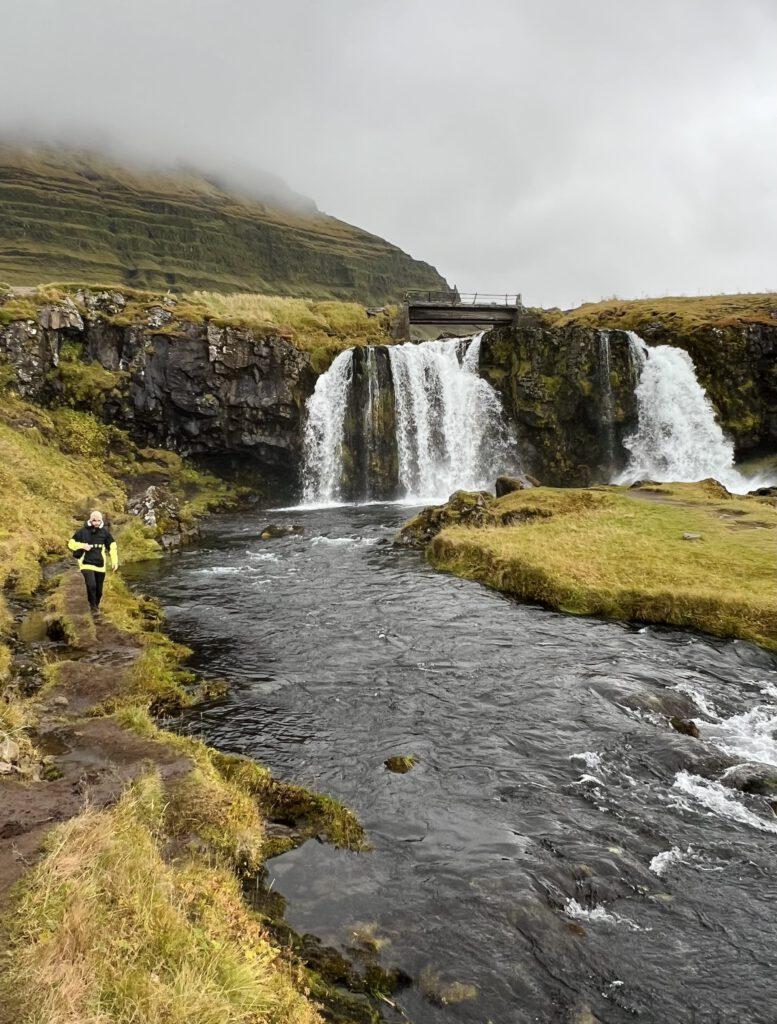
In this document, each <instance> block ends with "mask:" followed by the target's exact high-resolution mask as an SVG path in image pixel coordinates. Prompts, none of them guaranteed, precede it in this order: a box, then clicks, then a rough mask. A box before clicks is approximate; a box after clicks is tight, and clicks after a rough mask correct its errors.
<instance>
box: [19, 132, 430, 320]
mask: <svg viewBox="0 0 777 1024" xmlns="http://www.w3.org/2000/svg"><path fill="white" fill-rule="evenodd" d="M263 185H264V186H265V187H266V181H263ZM277 192H278V189H277V188H276V189H275V193H276V194H277ZM0 214H1V216H0V281H7V282H9V283H10V284H16V285H34V284H40V283H41V282H44V281H52V280H60V281H78V282H82V283H85V284H94V283H101V284H104V283H106V282H109V283H112V284H116V285H122V284H123V285H132V286H135V287H140V288H171V289H173V290H174V291H187V290H192V289H200V288H203V289H212V290H214V291H221V292H224V291H254V292H270V293H277V294H283V295H304V296H307V297H310V298H344V299H352V298H355V299H359V300H361V301H362V302H365V303H383V302H386V301H388V300H391V299H395V298H397V297H398V296H400V295H401V293H402V292H403V291H404V290H405V289H406V288H433V289H440V288H446V287H447V285H446V284H445V281H444V280H443V279H442V277H440V275H439V274H438V273H437V271H436V270H435V269H434V268H433V267H431V266H429V265H428V264H427V263H422V262H420V261H418V260H414V259H413V258H412V257H410V256H408V255H407V254H406V253H404V252H402V250H401V249H398V248H397V247H396V246H394V245H391V244H390V243H389V242H386V241H384V240H383V239H382V238H378V237H377V236H375V235H371V234H369V233H368V232H366V231H362V230H361V229H359V228H356V227H352V226H351V225H350V224H345V223H344V222H343V221H339V220H336V219H335V218H334V217H329V216H326V215H325V214H323V213H320V212H319V211H318V210H317V209H316V208H315V206H314V204H312V203H310V202H301V201H298V199H297V200H296V201H295V199H294V197H293V194H292V193H290V192H287V193H286V196H285V199H284V200H277V199H273V200H268V201H266V202H263V201H260V200H259V199H254V198H250V197H248V196H247V195H245V194H238V192H236V191H231V190H229V189H228V188H227V186H224V185H221V184H218V183H216V182H214V181H213V180H211V179H208V178H206V177H204V176H201V175H198V174H195V173H191V172H185V173H184V172H181V173H156V172H148V171H141V170H138V169H129V168H126V167H120V166H118V165H115V164H112V163H110V162H108V161H107V160H105V159H103V158H102V157H99V156H96V155H94V154H87V153H76V152H67V151H62V150H57V149H35V150H33V149H20V148H14V147H11V146H8V145H0Z"/></svg>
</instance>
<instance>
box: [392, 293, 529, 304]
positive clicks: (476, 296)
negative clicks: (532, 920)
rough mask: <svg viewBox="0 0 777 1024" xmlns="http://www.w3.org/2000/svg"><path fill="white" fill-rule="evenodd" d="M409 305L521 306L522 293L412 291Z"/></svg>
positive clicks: (409, 296) (408, 301)
mask: <svg viewBox="0 0 777 1024" xmlns="http://www.w3.org/2000/svg"><path fill="white" fill-rule="evenodd" d="M405 302H407V303H408V305H419V304H421V303H429V304H431V305H434V306H510V307H518V306H520V305H521V295H520V292H514V293H513V294H504V295H502V294H495V293H489V292H462V293H459V292H433V291H424V290H423V289H412V290H411V291H407V292H405Z"/></svg>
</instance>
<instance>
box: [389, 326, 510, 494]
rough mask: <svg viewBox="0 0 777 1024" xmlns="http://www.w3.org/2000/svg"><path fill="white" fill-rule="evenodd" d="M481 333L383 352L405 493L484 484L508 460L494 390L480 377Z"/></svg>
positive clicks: (440, 491)
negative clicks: (389, 374) (393, 402)
mask: <svg viewBox="0 0 777 1024" xmlns="http://www.w3.org/2000/svg"><path fill="white" fill-rule="evenodd" d="M481 339H482V334H478V335H476V336H475V337H474V338H471V339H470V338H465V339H454V340H452V341H429V342H426V343H425V344H423V345H413V344H411V343H407V344H405V345H395V346H393V347H392V348H390V349H389V359H390V360H391V372H392V377H393V380H394V393H395V396H396V408H397V450H398V455H399V479H400V483H401V485H402V488H403V490H404V492H405V494H406V495H414V496H419V497H435V496H444V497H447V496H448V495H449V494H450V493H451V492H452V491H455V490H457V489H459V488H467V489H477V488H482V487H490V486H492V485H493V482H494V478H495V476H496V475H498V473H499V471H500V470H502V471H504V469H505V468H506V467H507V465H508V464H509V462H510V458H509V443H508V438H507V433H506V428H505V425H504V422H503V419H502V409H501V404H500V402H499V398H498V397H497V395H496V392H495V391H494V390H493V388H492V387H491V386H490V385H489V384H488V382H487V381H485V380H483V379H482V378H481V377H480V376H478V363H479V357H480V342H481Z"/></svg>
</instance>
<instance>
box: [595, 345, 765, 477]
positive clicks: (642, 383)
mask: <svg viewBox="0 0 777 1024" xmlns="http://www.w3.org/2000/svg"><path fill="white" fill-rule="evenodd" d="M627 333H628V335H629V345H630V349H631V355H632V359H633V362H634V365H635V367H636V368H637V369H638V370H639V374H640V375H639V383H638V384H637V389H636V396H637V410H638V417H639V418H638V426H637V430H636V432H635V433H634V434H632V435H631V436H630V437H627V438H626V439H625V440H624V442H623V443H624V446H625V447H626V449H627V450H628V451H629V453H630V456H629V462H628V465H627V466H626V469H625V470H624V471H623V472H622V473H621V474H620V475H619V476H618V477H617V478H616V480H615V483H619V484H628V483H633V482H634V481H635V480H640V479H648V480H656V481H659V482H661V481H667V482H670V481H673V482H676V483H679V482H683V481H687V482H692V481H695V480H704V479H706V478H708V477H713V478H714V479H715V480H717V481H718V482H719V483H721V484H723V486H724V487H726V488H727V489H728V490H729V491H732V492H734V493H735V494H746V493H747V492H748V491H751V490H754V489H755V488H756V487H763V486H767V485H768V484H770V483H772V482H774V481H773V480H770V479H767V478H763V477H757V478H751V479H748V478H747V477H745V476H743V475H742V474H741V473H740V472H739V471H738V470H737V469H736V468H735V466H734V446H733V444H732V443H731V441H729V440H727V438H726V437H725V436H724V434H723V431H722V430H721V428H720V425H719V424H718V422H717V421H716V419H715V410H714V409H713V407H712V404H711V402H710V400H709V398H708V397H707V394H706V392H705V391H704V388H703V387H702V386H701V384H699V382H698V380H697V378H696V369H695V367H694V365H693V361H692V360H691V357H690V356H689V355H688V353H687V352H685V351H683V349H680V348H675V347H674V346H672V345H657V346H655V348H649V347H648V346H647V345H646V344H645V342H644V341H643V340H642V339H641V338H640V337H639V335H637V334H635V333H634V332H633V331H628V332H627Z"/></svg>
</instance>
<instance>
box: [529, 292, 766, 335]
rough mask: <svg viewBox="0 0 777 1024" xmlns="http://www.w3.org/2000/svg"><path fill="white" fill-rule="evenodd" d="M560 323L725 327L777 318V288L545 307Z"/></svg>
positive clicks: (684, 330) (686, 329)
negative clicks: (555, 308)
mask: <svg viewBox="0 0 777 1024" xmlns="http://www.w3.org/2000/svg"><path fill="white" fill-rule="evenodd" d="M546 315H548V316H551V318H552V320H553V323H554V324H555V325H557V326H559V327H564V326H567V325H572V324H575V325H578V326H582V327H600V328H607V327H610V328H619V329H620V330H628V331H639V330H640V328H641V327H643V326H644V325H645V324H647V323H651V322H655V321H659V322H661V323H662V324H664V325H666V326H667V327H668V328H669V329H671V331H672V332H673V333H675V334H689V333H691V332H693V331H694V330H696V329H697V328H701V327H710V326H720V327H727V326H731V325H732V324H737V323H743V322H744V323H747V322H754V323H769V324H772V325H774V324H775V322H777V292H755V293H752V294H748V293H741V294H738V295H679V296H666V297H664V298H657V299H605V300H603V301H601V302H584V303H583V304H582V306H578V307H577V308H576V309H571V310H568V311H567V312H564V313H562V312H561V311H560V310H548V311H546Z"/></svg>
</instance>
